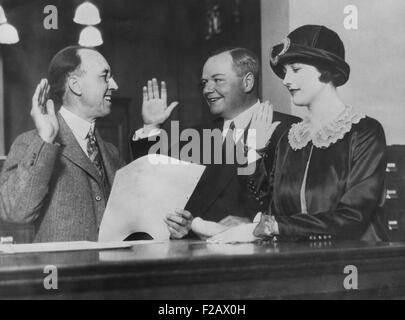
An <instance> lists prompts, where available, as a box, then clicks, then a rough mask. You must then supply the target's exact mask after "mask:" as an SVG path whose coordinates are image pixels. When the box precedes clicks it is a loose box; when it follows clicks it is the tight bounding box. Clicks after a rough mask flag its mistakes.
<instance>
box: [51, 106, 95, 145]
mask: <svg viewBox="0 0 405 320" xmlns="http://www.w3.org/2000/svg"><path fill="white" fill-rule="evenodd" d="M59 113H60V115H61V116H62V117H63V119H64V120H65V121H66V123H67V125H68V126H69V128H70V130H72V132H73V134H74V136H75V137H76V139H81V140H84V139H86V138H87V134H88V133H89V131H90V129H92V130H94V125H95V122H94V121H93V122H88V121H87V120H84V119H82V118H80V117H79V116H78V115H76V114H74V113H73V112H72V111H70V110H68V109H66V108H64V107H63V106H62V107H61V108H60V110H59Z"/></svg>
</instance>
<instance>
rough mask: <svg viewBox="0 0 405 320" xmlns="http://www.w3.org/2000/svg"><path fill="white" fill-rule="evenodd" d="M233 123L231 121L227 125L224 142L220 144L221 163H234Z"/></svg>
mask: <svg viewBox="0 0 405 320" xmlns="http://www.w3.org/2000/svg"><path fill="white" fill-rule="evenodd" d="M234 135H235V123H234V122H233V121H232V122H231V123H230V125H229V128H228V132H227V133H226V136H225V139H224V142H223V144H222V156H223V157H225V158H223V159H222V163H226V164H234V161H235V139H234Z"/></svg>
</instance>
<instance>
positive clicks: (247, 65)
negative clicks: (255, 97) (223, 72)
mask: <svg viewBox="0 0 405 320" xmlns="http://www.w3.org/2000/svg"><path fill="white" fill-rule="evenodd" d="M225 52H228V53H229V54H230V55H231V57H232V61H233V67H234V69H235V71H236V74H237V75H238V77H244V76H245V75H246V74H248V73H249V72H251V73H252V74H253V76H254V77H255V87H257V86H258V82H259V72H260V70H259V68H260V67H259V66H260V63H259V58H258V57H257V55H256V54H254V53H253V52H252V51H250V50H248V49H246V48H223V49H220V50H217V51H215V52H214V53H213V54H212V55H211V57H213V56H216V55H219V54H221V53H225Z"/></svg>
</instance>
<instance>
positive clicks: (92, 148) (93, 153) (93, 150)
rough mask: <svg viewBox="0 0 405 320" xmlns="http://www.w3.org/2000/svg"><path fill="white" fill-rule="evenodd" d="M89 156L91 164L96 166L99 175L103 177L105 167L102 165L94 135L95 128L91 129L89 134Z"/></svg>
mask: <svg viewBox="0 0 405 320" xmlns="http://www.w3.org/2000/svg"><path fill="white" fill-rule="evenodd" d="M87 154H88V156H89V158H90V160H91V162H93V164H94V165H95V166H96V168H97V171H98V173H99V175H100V176H103V165H102V163H101V156H100V152H99V150H98V145H97V140H96V136H95V135H94V127H91V128H90V131H89V133H88V134H87Z"/></svg>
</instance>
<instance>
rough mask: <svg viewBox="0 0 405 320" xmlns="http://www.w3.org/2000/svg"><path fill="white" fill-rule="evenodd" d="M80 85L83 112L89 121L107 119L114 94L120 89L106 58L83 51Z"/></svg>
mask: <svg viewBox="0 0 405 320" xmlns="http://www.w3.org/2000/svg"><path fill="white" fill-rule="evenodd" d="M78 54H79V56H80V58H81V65H80V72H79V74H80V75H79V76H78V83H79V86H80V89H81V96H80V101H81V104H82V106H83V109H84V110H82V112H83V113H84V114H85V115H86V118H87V119H91V120H94V119H96V118H100V117H105V116H106V115H108V114H109V113H110V112H111V96H112V92H113V91H115V90H117V89H118V86H117V83H116V82H115V81H114V79H113V78H112V76H111V69H110V66H109V64H108V63H107V61H106V60H105V58H104V57H103V56H102V55H101V54H100V53H98V52H96V51H93V50H86V49H82V50H79V52H78Z"/></svg>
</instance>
